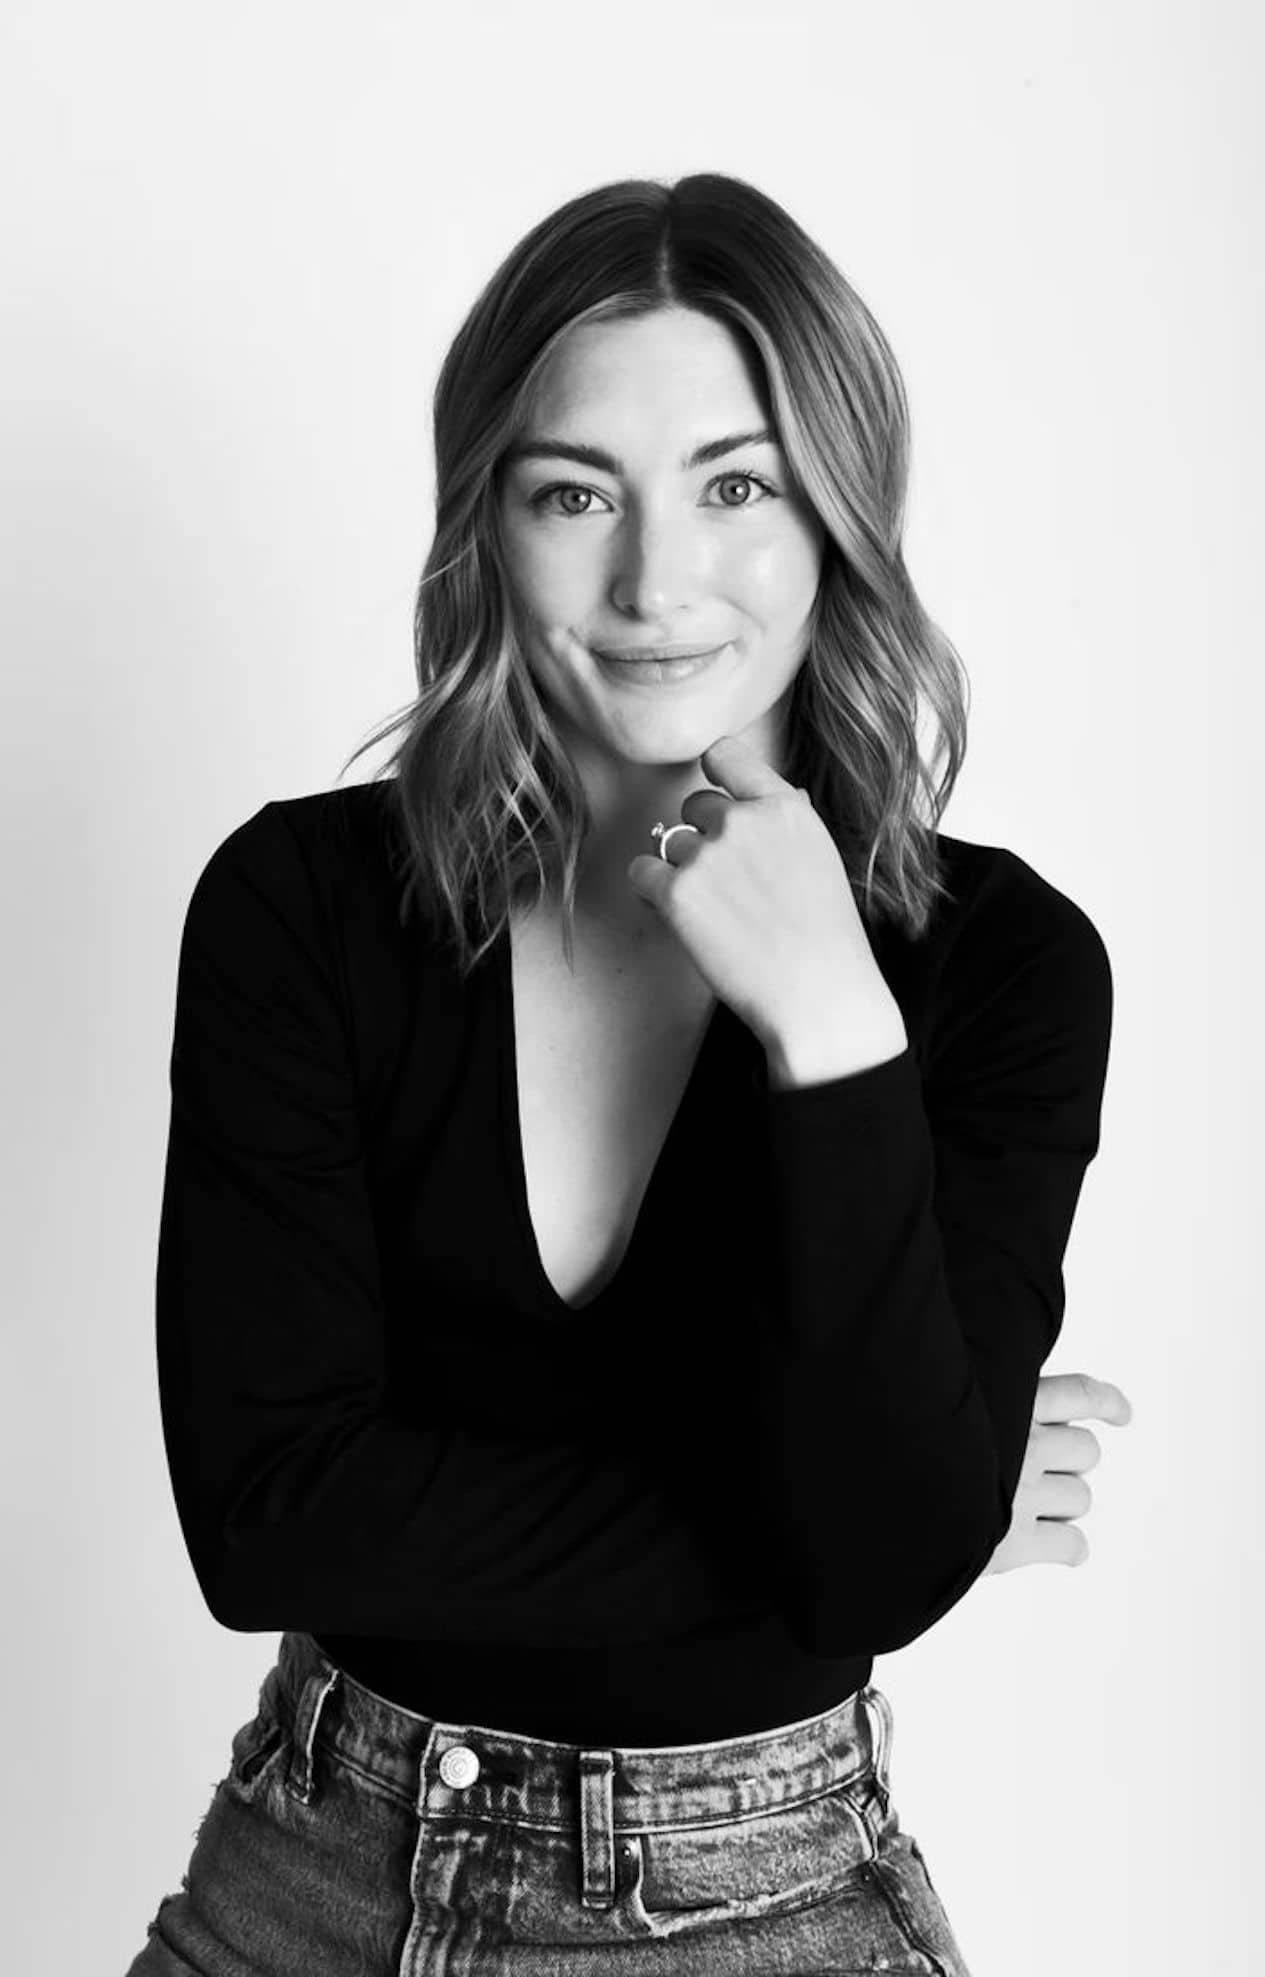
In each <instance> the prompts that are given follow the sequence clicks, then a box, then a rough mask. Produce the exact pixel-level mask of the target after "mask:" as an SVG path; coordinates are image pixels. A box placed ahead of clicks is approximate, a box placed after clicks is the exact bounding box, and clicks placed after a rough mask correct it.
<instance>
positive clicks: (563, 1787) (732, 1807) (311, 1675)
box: [260, 1632, 891, 1828]
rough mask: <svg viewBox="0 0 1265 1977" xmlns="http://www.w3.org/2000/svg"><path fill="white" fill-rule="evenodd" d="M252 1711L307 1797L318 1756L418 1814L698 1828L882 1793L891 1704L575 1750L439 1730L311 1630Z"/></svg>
mask: <svg viewBox="0 0 1265 1977" xmlns="http://www.w3.org/2000/svg"><path fill="white" fill-rule="evenodd" d="M260 1704H261V1708H262V1709H265V1710H271V1711H272V1713H274V1714H275V1715H276V1716H277V1717H278V1719H279V1720H280V1721H281V1722H283V1723H284V1724H285V1726H286V1727H287V1729H289V1730H290V1732H291V1734H292V1755H291V1762H290V1766H289V1770H288V1777H287V1788H288V1789H289V1790H290V1791H291V1793H292V1795H293V1796H295V1797H296V1798H299V1799H302V1800H304V1801H307V1800H309V1799H310V1797H311V1794H312V1790H313V1780H314V1769H315V1766H316V1763H317V1758H318V1754H319V1752H320V1751H321V1749H322V1748H324V1749H325V1750H326V1751H329V1752H332V1753H336V1754H337V1756H338V1757H339V1758H340V1759H341V1760H342V1761H343V1762H345V1763H346V1764H348V1765H350V1766H351V1767H352V1768H353V1769H355V1770H359V1771H360V1772H362V1773H363V1774H365V1775H366V1776H367V1777H370V1778H372V1779H374V1780H376V1781H378V1782H379V1783H380V1784H381V1785H383V1786H385V1787H386V1788H387V1789H389V1790H391V1791H392V1792H394V1793H395V1794H396V1795H397V1796H400V1797H403V1798H406V1799H407V1800H408V1801H409V1802H410V1803H415V1804H416V1806H417V1809H418V1811H419V1812H423V1813H428V1814H434V1813H436V1812H440V1811H445V1810H449V1811H453V1812H460V1813H461V1814H462V1815H463V1816H466V1817H470V1818H478V1819H488V1820H497V1821H510V1822H513V1821H516V1820H517V1821H522V1822H526V1823H530V1824H533V1825H546V1826H561V1827H565V1826H568V1825H570V1824H571V1823H572V1822H573V1821H574V1819H575V1817H576V1814H577V1811H578V1812H580V1813H581V1814H583V1815H584V1817H585V1822H586V1824H587V1823H588V1822H589V1821H590V1820H598V1821H599V1822H600V1821H602V1820H603V1819H609V1821H610V1822H611V1824H612V1826H613V1827H619V1826H623V1825H628V1826H633V1825H635V1826H639V1827H643V1828H645V1827H650V1826H656V1825H672V1826H680V1825H688V1824H693V1823H698V1824H704V1823H707V1822H710V1821H723V1820H726V1819H732V1818H740V1817H742V1816H744V1815H746V1814H748V1813H756V1812H761V1811H766V1810H773V1809H775V1808H777V1807H779V1806H784V1805H789V1804H794V1803H797V1802H799V1801H802V1800H804V1799H809V1798H812V1797H815V1796H816V1795H817V1794H818V1793H821V1792H826V1791H831V1790H834V1789H835V1788H837V1787H840V1786H846V1785H848V1784H849V1783H850V1782H852V1781H853V1780H860V1779H862V1778H864V1777H866V1776H867V1775H869V1774H872V1775H873V1777H874V1780H875V1782H876V1783H877V1785H878V1788H879V1791H880V1794H882V1795H885V1788H886V1785H887V1769H888V1752H889V1746H890V1739H891V1710H890V1705H889V1704H888V1702H887V1698H886V1697H885V1696H884V1695H883V1694H882V1693H881V1691H880V1690H878V1689H876V1688H874V1687H873V1685H872V1684H868V1683H867V1684H866V1686H865V1687H864V1688H862V1689H859V1690H857V1691H856V1692H855V1693H854V1694H853V1695H851V1696H848V1697H845V1699H844V1700H843V1701H842V1702H840V1703H838V1704H836V1705H835V1707H834V1708H832V1709H828V1710H825V1711H823V1712H822V1714H821V1715H819V1716H812V1717H808V1718H806V1719H805V1720H804V1721H803V1722H799V1723H790V1724H785V1725H782V1726H779V1727H778V1728H776V1729H773V1730H764V1731H759V1732H755V1733H753V1734H751V1735H749V1736H741V1737H730V1738H723V1739H721V1740H720V1741H719V1742H716V1743H703V1744H670V1745H664V1746H662V1747H660V1748H652V1747H640V1748H639V1747H632V1748H629V1747H623V1746H619V1745H611V1746H605V1747H594V1748H585V1747H583V1746H581V1745H578V1744H566V1743H554V1742H551V1741H549V1740H548V1739H545V1738H539V1737H530V1736H522V1735H519V1734H518V1733H517V1732H514V1731H509V1730H502V1729H498V1728H496V1727H495V1726H494V1725H490V1724H480V1723H447V1722H444V1721H441V1720H439V1719H437V1718H434V1717H430V1716H423V1715H419V1714H417V1713H416V1712H415V1711H413V1710H409V1709H405V1708H403V1707H401V1706H400V1705H399V1704H396V1703H393V1702H390V1701H388V1700H387V1699H386V1697H384V1696H379V1695H376V1694H375V1693H374V1692H373V1691H372V1690H371V1689H366V1688H364V1687H363V1686H362V1685H361V1684H360V1683H358V1682H356V1681H354V1680H353V1679H352V1678H351V1677H350V1676H349V1675H347V1674H345V1673H344V1671H343V1670H342V1669H341V1668H339V1667H338V1666H337V1665H336V1664H335V1663H334V1662H332V1661H331V1660H330V1659H329V1658H328V1656H327V1655H326V1654H324V1652H323V1651H322V1650H321V1649H320V1648H319V1647H318V1646H317V1644H316V1642H315V1641H314V1640H313V1638H312V1636H311V1635H310V1634H306V1633H297V1632H289V1633H285V1634H283V1635H282V1638H281V1645H280V1649H279V1652H278V1656H277V1661H276V1665H275V1666H274V1667H273V1669H272V1670H271V1671H270V1672H269V1674H268V1676H267V1677H266V1678H265V1681H264V1684H263V1688H262V1690H261V1695H260Z"/></svg>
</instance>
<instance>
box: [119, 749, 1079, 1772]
mask: <svg viewBox="0 0 1265 1977" xmlns="http://www.w3.org/2000/svg"><path fill="white" fill-rule="evenodd" d="M388 794H389V792H388V788H387V785H386V784H384V783H376V784H375V783H370V784H363V785H359V786H353V787H350V788H346V789H342V790H332V791H324V792H320V793H318V794H316V795H312V796H303V797H297V798H290V799H285V800H280V801H275V802H270V803H266V804H265V805H264V806H263V808H262V809H260V810H259V811H258V812H257V813H256V814H255V815H254V816H253V817H251V818H250V819H249V820H248V821H246V822H245V823H243V824H241V825H239V826H238V827H237V828H236V829H234V830H233V831H232V832H231V833H230V835H229V836H228V837H227V838H226V839H225V840H224V841H223V842H222V843H221V844H220V845H219V846H218V847H217V848H216V849H215V850H214V852H213V853H212V854H211V856H210V858H209V860H208V862H207V863H206V865H205V866H204V868H203V870H202V872H201V874H200V876H199V877H198V879H197V881H196V884H195V886H194V889H193V893H192V897H191V899H190V903H189V907H188V910H187V913H186V917H185V922H184V929H183V935H182V940H181V945H180V954H179V965H178V972H177V988H176V1009H175V1024H174V1042H173V1048H172V1054H171V1092H172V1106H171V1124H170V1135H169V1141H168V1151H167V1163H166V1174H165V1182H164V1189H163V1198H162V1212H161V1223H160V1233H159V1245H158V1268H157V1346H158V1373H159V1390H160V1399H161V1407H162V1420H163V1430H164V1437H165V1445H166V1450H167V1457H168V1463H169V1468H170V1474H171V1481H172V1486H173V1490H174V1495H175V1501H176V1506H177V1510H178V1513H179V1517H180V1522H181V1528H182V1530H183V1533H184V1538H185V1541H186V1544H187V1547H188V1551H189V1556H190V1559H191V1562H192V1565H193V1569H194V1572H195V1574H196V1576H197V1580H198V1583H199V1586H200V1587H201V1590H202V1593H203V1596H204V1597H205V1599H206V1602H207V1604H208V1606H209V1608H210V1610H211V1612H212V1614H213V1615H214V1617H215V1618H216V1619H217V1620H219V1621H220V1622H221V1624H222V1625H224V1626H225V1627H228V1628H232V1629H235V1630H240V1631H246V1632H255V1631H269V1630H273V1629H277V1630H280V1629H287V1628H294V1629H300V1630H304V1631H306V1632H309V1633H311V1634H312V1635H314V1637H315V1638H316V1639H317V1640H318V1641H319V1642H320V1643H321V1645H322V1646H323V1647H324V1648H325V1649H326V1651H327V1652H328V1653H329V1654H330V1655H331V1656H332V1657H333V1658H334V1659H335V1660H336V1661H337V1662H338V1663H339V1664H340V1665H341V1666H342V1667H343V1668H344V1669H345V1670H346V1671H347V1673H348V1674H349V1675H351V1676H352V1677H353V1678H355V1679H356V1680H358V1681H360V1682H362V1683H363V1684H364V1685H365V1686H367V1687H369V1688H371V1689H373V1690H375V1691H376V1692H377V1693H378V1694H380V1695H385V1696H387V1697H388V1698H389V1699H391V1700H393V1701H395V1702H398V1703H401V1704H403V1705H404V1706H405V1707H407V1708H410V1709H414V1710H418V1711H421V1712H423V1713H425V1714H428V1715H431V1716H436V1717H440V1718H443V1719H445V1720H449V1721H454V1720H455V1721H464V1722H470V1723H479V1724H484V1725H490V1726H496V1727H500V1728H504V1729H509V1730H515V1731H518V1732H520V1733H522V1734H526V1735H536V1736H541V1737H552V1738H557V1739H561V1740H564V1741H572V1742H576V1743H588V1744H594V1743H596V1744H605V1745H622V1746H624V1747H627V1746H630V1745H643V1746H644V1745H651V1744H656V1745H657V1744H667V1743H697V1742H703V1741H711V1740H714V1739H717V1738H721V1737H730V1736H738V1735H741V1734H743V1733H745V1732H751V1731H758V1730H762V1729H769V1728H772V1727H774V1726H776V1725H779V1724H785V1723H790V1722H796V1721H799V1720H801V1719H803V1718H805V1717H807V1716H811V1715H815V1714H817V1713H819V1712H820V1711H822V1710H825V1709H828V1708H830V1707H831V1706H832V1705H833V1704H834V1703H836V1702H838V1701H840V1700H842V1699H843V1698H844V1697H845V1696H847V1695H849V1694H850V1693H851V1692H852V1691H853V1690H855V1689H856V1688H858V1687H860V1686H861V1684H862V1683H863V1682H865V1681H866V1680H867V1679H868V1678H869V1675H870V1671H871V1667H872V1661H873V1657H874V1655H875V1654H876V1653H880V1652H887V1651H891V1650H892V1649H896V1648H899V1647H901V1646H902V1645H904V1644H905V1643H907V1642H909V1641H912V1640H914V1639H916V1638H917V1637H918V1636H919V1635H920V1634H923V1633H925V1632H926V1630H927V1629H928V1628H929V1627H931V1626H932V1625H933V1624H934V1623H935V1622H936V1621H937V1620H938V1619H940V1618H941V1617H942V1616H943V1615H944V1614H945V1613H947V1612H948V1611H949V1609H950V1608H951V1607H952V1606H953V1605H954V1604H955V1603H956V1602H957V1601H958V1600H960V1599H961V1598H962V1596H963V1595H964V1594H965V1593H966V1591H967V1590H968V1588H969V1587H970V1586H971V1585H972V1583H973V1582H974V1581H975V1580H976V1578H978V1577H979V1575H980V1574H981V1573H982V1572H983V1570H984V1568H985V1566H986V1565H987V1563H988V1561H989V1559H990V1558H991V1556H992V1554H993V1552H994V1550H995V1548H996V1546H997V1545H998V1543H999V1542H1000V1540H1001V1539H1002V1537H1003V1536H1004V1535H1005V1532H1006V1530H1007V1528H1008V1526H1009V1522H1010V1517H1011V1506H1012V1502H1013V1498H1014V1493H1015V1489H1016V1485H1017V1482H1018V1477H1019V1470H1020V1466H1021V1463H1022V1459H1023V1454H1024V1448H1025V1444H1026V1439H1027V1433H1028V1428H1029V1425H1030V1421H1031V1415H1032V1408H1033V1402H1034V1397H1035V1392H1036V1384H1037V1379H1038V1376H1039V1372H1040V1368H1041V1366H1042V1363H1043V1362H1044V1360H1045V1359H1046V1357H1047V1355H1048V1354H1049V1352H1050V1349H1051V1347H1052V1346H1053V1344H1054V1341H1055V1339H1056V1337H1057V1335H1058V1332H1059V1328H1060V1325H1061V1322H1062V1317H1063V1308H1064V1286H1063V1275H1062V1265H1063V1258H1064V1254H1065V1250H1066V1245H1067V1241H1068V1237H1069V1233H1070V1230H1071V1225H1072V1218H1073V1214H1074V1211H1075V1208H1076V1203H1077V1199H1078V1196H1079V1193H1080V1188H1081V1183H1082V1180H1083V1178H1084V1174H1085V1169H1086V1167H1087V1165H1088V1163H1089V1161H1090V1160H1091V1159H1092V1158H1093V1156H1094V1154H1095V1152H1096V1151H1097V1147H1098V1138H1099V1121H1100V1110H1101V1103H1102V1095H1103V1087H1104V1080H1105V1075H1106V1066H1107V1057H1108V1048H1109V1041H1110V1031H1111V1014H1112V977H1111V969H1110V965H1109V962H1108V957H1107V953H1106V949H1105V947H1104V945H1103V942H1102V940H1101V938H1100V936H1099V934H1098V932H1097V930H1096V928H1095V927H1094V925H1093V923H1092V922H1091V921H1090V919H1089V918H1088V917H1087V915H1086V914H1085V913H1084V912H1083V911H1082V910H1081V908H1080V907H1078V906H1077V905H1075V904H1074V903H1073V902H1072V901H1071V900H1070V899H1069V898H1067V897H1066V896H1065V895H1064V894H1063V893H1061V892H1059V891H1058V890H1057V889H1056V888H1055V887H1054V886H1052V885H1051V884H1050V883H1048V882H1047V881H1046V880H1044V879H1043V878H1041V877H1040V876H1039V875H1038V873H1037V872H1036V871H1034V870H1033V868H1032V867H1031V866H1029V865H1028V864H1026V863H1025V862H1024V860H1023V859H1022V858H1020V857H1018V856H1016V855H1015V854H1014V853H1012V852H1010V851H1007V850H1004V849H1000V848H996V847H993V846H987V845H979V844H973V843H969V842H967V841H965V840H962V839H956V838H952V837H949V836H947V835H946V834H945V833H943V832H941V833H940V834H939V838H938V846H939V852H940V859H941V875H942V877H943V879H944V881H945V883H946V884H947V885H948V887H949V889H950V897H949V898H948V899H947V900H941V901H938V902H937V904H936V907H935V911H934V916H933V919H932V922H931V926H930V928H929V930H928V932H927V933H926V934H925V935H924V936H923V938H922V939H920V940H916V941H915V940H913V939H911V938H910V937H908V936H907V935H906V934H905V933H904V932H903V931H902V930H900V929H894V928H891V927H884V928H881V929H879V930H878V931H877V932H872V933H871V935H870V939H871V946H872V948H873V951H874V954H875V959H876V961H877V962H878V965H879V967H880V969H881V971H882V973H883V976H884V979H885V980H886V982H887V983H888V986H889V987H890V989H891V990H892V993H893V995H894V996H895V998H896V1000H897V1002H898V1004H899V1006H900V1009H901V1011H902V1014H903V1017H904V1021H905V1028H906V1034H907V1038H908V1043H907V1047H906V1048H905V1049H904V1050H903V1051H902V1052H901V1053H900V1054H899V1055H898V1056H896V1057H893V1058H890V1059H889V1060H888V1061H886V1062H884V1063H881V1064H878V1065H874V1066H871V1067H870V1068H868V1069H866V1070H863V1071H860V1072H857V1073H854V1074H852V1075H849V1076H845V1077H840V1078H834V1079H831V1080H828V1081H826V1082H823V1083H818V1084H814V1085H809V1086H802V1087H792V1088H789V1089H778V1088H776V1087H771V1086H770V1084H769V1081H768V1078H767V1075H766V1066H765V1055H764V1050H763V1047H762V1046H761V1045H760V1043H759V1042H758V1040H757V1039H756V1037H755V1036H754V1034H753V1033H752V1032H751V1031H750V1030H749V1029H748V1028H747V1026H746V1025H745V1024H744V1023H743V1022H742V1021H741V1020H740V1019H739V1018H738V1017H737V1016H735V1015H734V1014H733V1012H732V1011H731V1010H730V1009H729V1008H728V1006H727V1005H726V1004H724V1003H718V1004H717V1005H716V1007H715V1010H714V1013H713V1015H712V1018H711V1021H710V1025H709V1027H708V1030H707V1032H706V1034H705V1037H704V1041H703V1044H702V1047H701V1049H700V1052H699V1055H698V1057H697V1059H696V1061H695V1065H694V1068H693V1072H692V1074H691V1077H690V1080H689V1083H688V1086H687V1087H686V1090H685V1093H684V1096H683V1098H682V1101H681V1104H680V1107H679V1109H678V1112H677V1114H676V1116H675V1119H674V1120H673V1123H672V1126H671V1129H670V1131H669V1134H668V1137H667V1141H666V1143H665V1145H664V1148H663V1151H662V1154H661V1156H660V1159H659V1161H658V1164H657V1166H656V1168H655V1170H654V1172H653V1174H652V1176H651V1180H650V1183H649V1187H648V1189H647V1192H646V1194H645V1196H644V1199H643V1202H642V1206H641V1211H640V1215H639V1217H638V1220H637V1224H636V1226H635V1229H634V1232H633V1236H632V1240H631V1243H630V1245H629V1248H628V1250H627V1252H626V1254H625V1257H624V1260H623V1263H622V1265H621V1267H620V1269H619V1271H618V1273H617V1274H616V1276H615V1278H614V1279H613V1280H612V1281H611V1282H610V1283H609V1284H608V1285H607V1286H606V1288H605V1289H604V1290H603V1291H602V1292H601V1293H600V1294H599V1295H598V1296H597V1297H596V1298H595V1299H592V1300H591V1301H590V1302H589V1303H588V1304H587V1305H585V1306H584V1307H583V1308H581V1309H579V1310H572V1309H571V1308H570V1307H569V1306H568V1305H567V1304H566V1303H565V1302H564V1301H563V1300H562V1299H561V1298H560V1297H559V1296H558V1294H557V1293H556V1291H555V1290H554V1288H553V1286H552V1285H551V1283H550V1281H549V1279H548V1277H547V1276H546V1274H545V1271H544V1267H543V1264H542V1262H541V1258H540V1254H539V1250H538V1248H537V1246H536V1242H535V1239H534V1235H533V1232H532V1225H531V1220H530V1216H529V1212H528V1206H527V1191H526V1178H525V1174H524V1169H523V1158H522V1145H521V1138H520V1132H519V1118H518V1103H517V1087H516V1072H515V1060H514V1027H513V1003H512V977H511V972H510V959H509V943H508V934H507V933H506V934H503V935H502V936H501V937H500V938H498V940H497V942H496V943H495V944H494V946H493V947H492V948H491V949H490V950H489V952H488V953H487V955H485V956H484V958H483V959H482V960H481V961H480V963H479V964H478V966H477V967H476V969H475V971H474V973H473V975H472V976H471V977H470V978H469V980H468V981H466V982H464V983H463V982H462V981H461V979H460V976H459V974H458V971H457V967H456V963H455V960H453V959H452V958H451V957H450V954H449V952H448V951H447V950H446V949H445V948H444V947H442V946H441V944H440V942H439V940H438V938H437V936H434V935H427V934H424V933H423V932H421V931H420V923H419V921H418V920H417V918H416V916H413V915H409V916H408V917H407V918H406V919H405V920H404V921H403V922H402V920H401V914H400V898H401V879H400V867H399V865H398V863H397V862H393V858H392V855H391V854H392V853H394V854H395V859H398V840H396V839H395V837H394V833H395V830H396V826H395V823H394V820H393V816H392V813H391V811H390V809H389V806H388V803H387V797H388Z"/></svg>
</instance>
